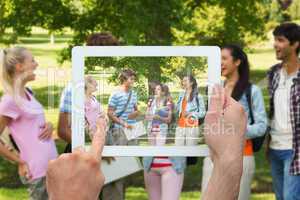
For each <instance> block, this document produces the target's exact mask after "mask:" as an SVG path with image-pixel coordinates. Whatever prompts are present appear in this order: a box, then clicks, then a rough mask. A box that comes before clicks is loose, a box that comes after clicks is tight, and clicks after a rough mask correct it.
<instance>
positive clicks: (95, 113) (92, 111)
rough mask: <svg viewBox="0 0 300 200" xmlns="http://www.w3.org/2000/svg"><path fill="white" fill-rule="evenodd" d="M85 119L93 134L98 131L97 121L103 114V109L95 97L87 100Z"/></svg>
mask: <svg viewBox="0 0 300 200" xmlns="http://www.w3.org/2000/svg"><path fill="white" fill-rule="evenodd" d="M84 110H85V119H86V121H87V123H88V126H89V130H90V132H91V133H92V134H93V133H94V132H95V131H96V129H97V125H96V124H97V119H98V118H99V117H100V116H101V114H102V112H103V111H102V109H101V105H100V103H99V102H98V101H97V99H96V98H95V97H92V98H90V99H88V100H85V104H84Z"/></svg>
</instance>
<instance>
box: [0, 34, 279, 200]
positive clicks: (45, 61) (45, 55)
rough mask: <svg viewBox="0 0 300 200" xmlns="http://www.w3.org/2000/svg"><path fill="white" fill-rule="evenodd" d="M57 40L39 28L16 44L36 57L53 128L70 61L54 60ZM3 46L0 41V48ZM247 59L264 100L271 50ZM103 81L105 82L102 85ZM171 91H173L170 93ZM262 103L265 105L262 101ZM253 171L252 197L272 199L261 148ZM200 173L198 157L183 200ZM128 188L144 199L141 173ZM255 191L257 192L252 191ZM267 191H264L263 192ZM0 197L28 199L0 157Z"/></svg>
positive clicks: (194, 194) (37, 85)
mask: <svg viewBox="0 0 300 200" xmlns="http://www.w3.org/2000/svg"><path fill="white" fill-rule="evenodd" d="M56 39H57V41H58V42H57V43H55V44H49V36H48V35H47V33H45V32H42V31H41V30H40V29H39V30H36V31H35V32H33V34H32V36H31V37H21V38H20V41H19V44H18V45H20V46H25V47H27V48H29V49H30V50H31V51H32V52H33V54H34V56H35V57H36V60H37V61H38V62H39V63H40V70H38V71H37V74H38V76H37V81H35V82H34V83H32V84H30V86H31V87H32V88H33V90H34V92H35V94H36V97H37V99H38V100H39V101H40V102H41V103H42V104H43V106H44V107H45V114H46V119H47V120H48V121H51V122H52V123H53V124H54V127H56V124H57V120H58V104H59V96H60V94H61V92H62V90H63V88H64V86H65V85H66V84H67V83H68V81H69V80H70V77H71V75H70V73H71V71H70V63H69V62H67V63H65V64H64V65H60V64H59V63H58V62H57V60H56V59H57V53H58V52H59V51H60V50H61V49H62V48H63V47H66V46H67V43H66V42H68V41H69V40H70V35H69V33H68V34H67V35H61V36H57V37H56ZM1 46H3V45H1V44H0V47H1ZM248 55H249V60H250V63H251V66H252V70H251V78H252V82H254V83H258V85H259V86H261V87H262V88H263V93H264V99H265V101H266V102H267V101H268V97H267V91H266V82H265V81H264V77H265V75H266V70H267V69H268V68H269V67H270V66H271V65H273V64H274V63H276V60H275V56H274V53H273V51H272V49H271V47H270V45H269V44H267V45H266V46H263V47H259V48H258V49H252V51H251V52H250V53H249V54H248ZM104 84H106V85H104ZM101 85H103V88H104V89H105V94H104V95H101V97H102V99H101V101H102V102H103V103H104V104H107V101H108V96H109V93H110V91H111V87H109V86H108V85H107V83H105V82H103V81H102V82H101ZM174 94H175V93H174ZM0 95H1V94H0ZM266 105H268V104H267V103H266ZM56 144H57V147H58V149H59V152H62V150H63V148H64V145H65V144H64V142H63V141H61V140H57V142H56ZM255 159H256V173H255V177H254V180H253V182H252V191H253V195H252V198H251V199H253V200H259V199H266V200H271V199H274V196H273V195H272V194H269V193H271V192H272V189H271V183H272V180H271V177H270V172H269V165H268V163H267V161H266V159H265V157H264V155H263V151H262V152H259V153H258V154H257V155H256V156H255ZM201 176H202V159H200V162H198V164H197V165H196V166H191V167H189V168H188V169H187V170H186V172H185V182H184V188H183V190H184V192H183V193H182V198H181V199H183V200H187V199H189V200H193V199H197V200H198V199H199V197H200V193H199V192H198V191H200V187H201V186H200V184H201ZM127 185H129V186H130V188H128V190H127V193H126V195H127V196H126V199H128V200H135V199H139V200H143V199H147V196H146V193H145V191H144V189H143V188H142V187H143V176H142V173H138V174H136V175H135V176H134V177H130V178H129V180H128V184H127ZM256 193H259V194H256ZM264 193H267V194H264ZM0 199H1V200H10V199H28V196H27V192H26V190H25V189H24V187H23V186H22V185H21V183H20V181H19V180H18V176H17V168H16V166H15V165H12V164H10V163H9V162H7V161H5V160H3V159H2V158H0Z"/></svg>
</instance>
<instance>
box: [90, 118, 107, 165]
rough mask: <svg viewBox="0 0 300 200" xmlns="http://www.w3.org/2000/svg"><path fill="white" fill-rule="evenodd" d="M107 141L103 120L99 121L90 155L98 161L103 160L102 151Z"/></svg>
mask: <svg viewBox="0 0 300 200" xmlns="http://www.w3.org/2000/svg"><path fill="white" fill-rule="evenodd" d="M104 141H105V130H104V127H103V120H102V119H99V120H98V121H97V130H96V132H95V134H94V136H93V140H92V146H91V149H90V153H91V154H92V155H93V156H94V157H95V159H97V160H99V161H100V160H101V159H102V151H103V146H104Z"/></svg>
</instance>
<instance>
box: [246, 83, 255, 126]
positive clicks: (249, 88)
mask: <svg viewBox="0 0 300 200" xmlns="http://www.w3.org/2000/svg"><path fill="white" fill-rule="evenodd" d="M245 93H246V98H247V102H248V107H249V115H250V120H251V121H250V124H254V116H253V110H252V98H251V93H252V85H251V84H250V85H249V86H248V87H247V89H246V91H245Z"/></svg>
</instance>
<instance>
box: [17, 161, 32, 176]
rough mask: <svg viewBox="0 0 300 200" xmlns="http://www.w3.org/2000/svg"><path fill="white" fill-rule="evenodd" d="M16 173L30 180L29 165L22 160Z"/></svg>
mask: <svg viewBox="0 0 300 200" xmlns="http://www.w3.org/2000/svg"><path fill="white" fill-rule="evenodd" d="M18 173H19V175H20V176H22V177H25V178H26V179H27V180H30V179H31V178H32V175H31V173H30V170H29V167H28V165H27V163H26V162H24V161H21V162H19V166H18Z"/></svg>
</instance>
